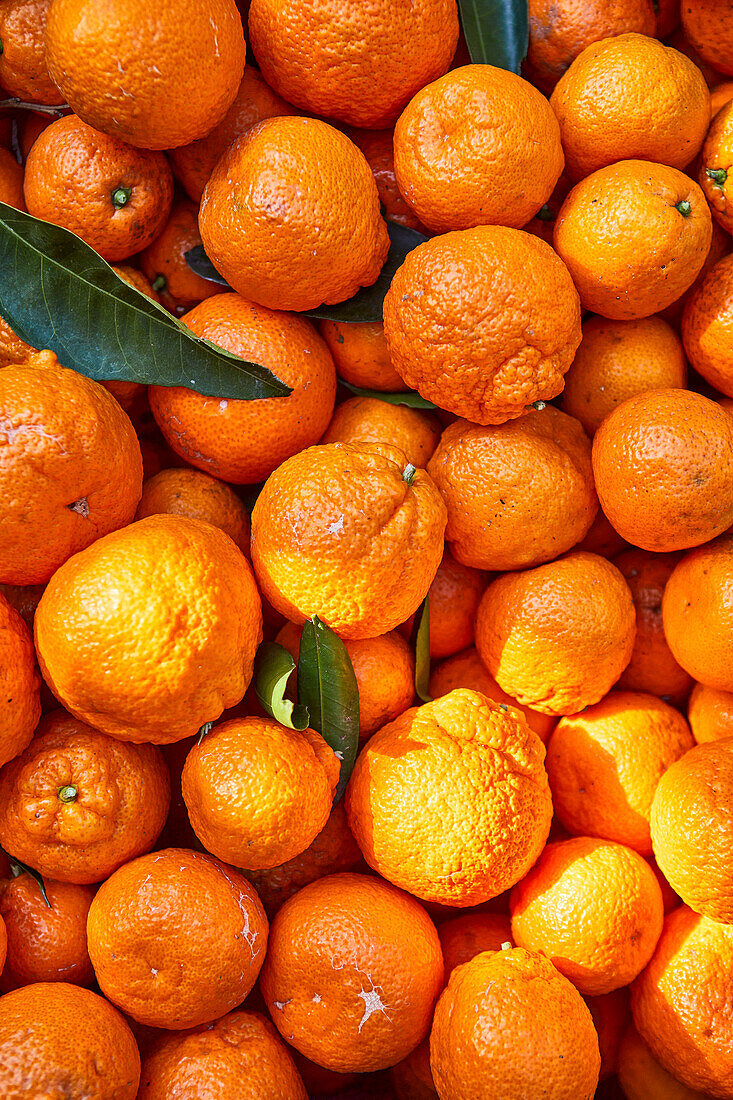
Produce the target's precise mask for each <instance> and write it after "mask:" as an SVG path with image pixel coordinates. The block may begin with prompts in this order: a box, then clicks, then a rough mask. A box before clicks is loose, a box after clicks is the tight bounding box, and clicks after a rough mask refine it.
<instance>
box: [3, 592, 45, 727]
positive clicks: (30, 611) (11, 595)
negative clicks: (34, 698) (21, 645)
mask: <svg viewBox="0 0 733 1100" xmlns="http://www.w3.org/2000/svg"><path fill="white" fill-rule="evenodd" d="M44 588H45V585H43V584H22V585H14V584H0V595H3V596H4V597H5V599H6V600H7V601H8V603H9V604H10V606H11V607H12V608H14V609H15V610H16V611H17V612H18V614H19V615H20V617H21V619H22V620H23V622H24V623H25V625H26V626H27V627H28V629H29V630H30V631H31V632H32V631H33V620H34V618H35V615H36V608H37V607H38V601H39V600H40V598H41V596H42V595H43V589H44ZM31 644H32V641H31ZM8 663H9V664H10V665H11V666H12V665H13V664H16V663H17V658H13V660H12V661H10V662H8ZM21 667H22V662H21ZM6 724H7V723H6Z"/></svg>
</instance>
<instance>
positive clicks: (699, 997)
mask: <svg viewBox="0 0 733 1100" xmlns="http://www.w3.org/2000/svg"><path fill="white" fill-rule="evenodd" d="M732 969H733V928H732V927H731V926H730V925H727V924H718V923H717V922H716V921H712V920H710V919H709V918H708V917H700V916H698V915H697V913H693V911H692V910H691V909H688V908H687V906H681V907H680V908H679V909H675V911H674V912H672V913H670V914H669V916H668V917H667V918H666V920H665V922H664V931H663V932H662V936H661V939H660V940H659V944H658V945H657V950H656V951H655V953H654V956H653V958H652V960H651V962H650V963H649V965H648V966H647V967H646V969H645V970H644V971H643V972H642V973H641V975H640V977H638V978H637V979H636V981H635V982H634V985H633V986H632V988H631V1010H632V1013H633V1016H634V1023H635V1025H636V1027H637V1030H638V1031H639V1034H640V1035H641V1037H642V1038H643V1039H644V1040H645V1041H646V1042H647V1043H648V1045H649V1048H650V1050H651V1052H652V1054H653V1055H654V1057H655V1058H656V1059H657V1060H658V1061H659V1062H660V1063H661V1065H662V1067H663V1068H664V1069H666V1070H667V1072H668V1073H671V1074H672V1075H673V1076H674V1077H677V1078H679V1080H680V1081H682V1082H683V1083H684V1084H686V1085H688V1086H689V1088H692V1089H698V1090H701V1091H704V1092H706V1093H710V1095H711V1096H716V1097H720V1098H721V1100H729V1098H730V1097H731V1096H733V1005H732V1004H731V999H730V975H731V970H732ZM660 1100H661V1098H660ZM665 1100H666V1096H665Z"/></svg>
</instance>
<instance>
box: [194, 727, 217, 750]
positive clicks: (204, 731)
mask: <svg viewBox="0 0 733 1100" xmlns="http://www.w3.org/2000/svg"><path fill="white" fill-rule="evenodd" d="M213 725H214V723H213V722H204V724H203V726H202V727H201V729H200V730H199V732H198V735H197V738H196V744H197V745H200V744H201V742H202V741H203V739H204V737H206V734H207V733H210V732H211V727H212V726H213Z"/></svg>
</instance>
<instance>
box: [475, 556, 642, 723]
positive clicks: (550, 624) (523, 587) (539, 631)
mask: <svg viewBox="0 0 733 1100" xmlns="http://www.w3.org/2000/svg"><path fill="white" fill-rule="evenodd" d="M635 634H636V626H635V614H634V604H633V601H632V599H631V592H630V591H629V587H628V585H627V584H626V581H625V580H624V578H623V577H622V576H621V574H620V573H619V571H618V569H616V567H615V566H614V565H612V564H611V562H609V561H606V559H605V558H601V557H599V556H598V555H597V554H589V553H587V552H585V551H580V550H576V551H574V552H573V553H571V554H567V555H566V556H565V557H564V558H560V559H558V560H557V561H553V562H550V563H549V564H547V565H540V566H538V568H536V569H529V570H527V571H526V572H524V573H505V574H504V575H503V576H501V577H498V578H497V579H496V580H495V581H492V582H491V584H490V585H489V586H488V588H487V589H486V591H485V593H484V595H483V598H482V600H481V603H480V604H479V609H478V615H477V617H476V648H477V650H478V652H479V655H480V657H481V660H482V661H483V662H484V664H485V665H486V667H487V668H488V670H489V672H490V673H491V675H492V676H494V677H495V679H496V681H497V683H498V684H499V686H500V687H502V688H503V689H504V691H506V692H508V694H509V695H511V696H513V697H514V698H516V699H518V700H519V702H520V703H523V704H524V705H525V706H530V707H532V708H533V709H534V710H539V711H541V712H542V713H543V714H577V713H578V711H581V710H583V708H584V707H587V706H589V705H590V704H591V703H597V702H598V701H599V699H602V698H603V696H604V695H605V694H606V693H607V692H608V691H609V689H610V688H611V687H612V686H613V684H614V683H615V682H616V680H618V678H619V676H620V675H621V673H622V672H623V670H624V669H625V668H626V665H627V664H628V663H629V658H630V657H631V653H632V651H633V647H634V636H635Z"/></svg>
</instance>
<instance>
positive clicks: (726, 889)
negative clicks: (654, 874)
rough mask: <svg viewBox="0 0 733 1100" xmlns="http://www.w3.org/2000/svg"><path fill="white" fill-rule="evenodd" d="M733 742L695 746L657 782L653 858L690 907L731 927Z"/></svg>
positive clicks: (652, 818)
mask: <svg viewBox="0 0 733 1100" xmlns="http://www.w3.org/2000/svg"><path fill="white" fill-rule="evenodd" d="M732 805H733V740H730V739H726V740H724V741H713V742H711V743H710V744H706V745H696V746H695V747H694V748H691V749H690V751H689V752H687V753H685V755H684V756H683V757H682V759H681V760H677V761H676V762H675V763H673V764H672V765H671V766H670V767H669V768H668V770H667V771H666V772H665V773H664V775H663V776H662V777H661V779H660V780H659V785H658V786H657V790H656V793H655V795H654V803H653V805H652V814H651V826H652V841H653V844H654V857H655V859H656V861H657V863H658V865H659V869H660V870H661V872H662V874H663V875H664V877H665V878H666V879H667V882H668V883H669V884H670V886H671V887H672V889H673V890H674V891H675V893H677V894H679V896H680V897H681V898H682V900H683V901H684V902H685V904H686V905H689V907H690V908H691V909H694V910H695V912H696V913H700V914H702V916H705V917H710V918H711V919H712V920H718V921H722V922H723V923H725V924H733V872H732V870H731V853H733V813H731V806H732Z"/></svg>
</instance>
